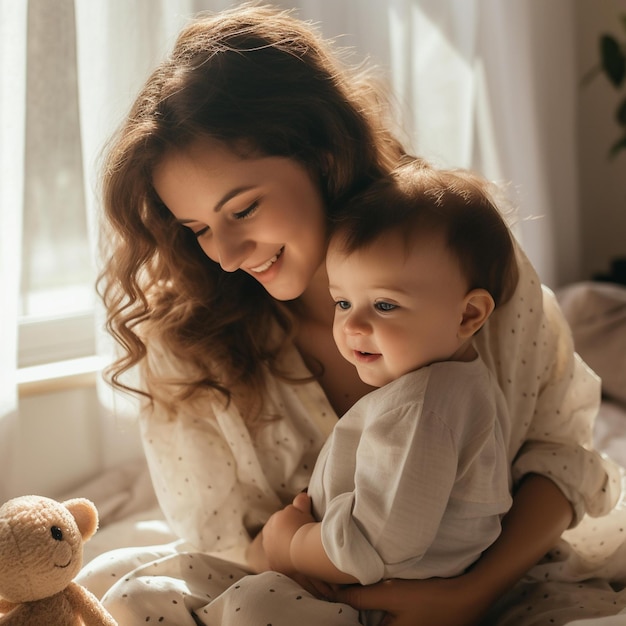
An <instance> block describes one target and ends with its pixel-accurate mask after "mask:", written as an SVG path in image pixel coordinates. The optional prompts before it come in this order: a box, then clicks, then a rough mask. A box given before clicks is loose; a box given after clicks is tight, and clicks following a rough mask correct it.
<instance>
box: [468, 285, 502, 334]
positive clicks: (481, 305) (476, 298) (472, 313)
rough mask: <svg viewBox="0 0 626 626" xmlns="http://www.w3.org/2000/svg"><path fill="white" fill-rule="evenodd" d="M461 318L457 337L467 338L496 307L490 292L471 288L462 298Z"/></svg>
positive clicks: (475, 331) (478, 328)
mask: <svg viewBox="0 0 626 626" xmlns="http://www.w3.org/2000/svg"><path fill="white" fill-rule="evenodd" d="M463 303H464V308H463V319H462V320H461V324H460V326H459V337H460V338H461V339H469V338H470V337H472V336H473V335H475V334H476V333H477V332H478V331H479V330H480V329H481V328H482V326H483V324H484V323H485V322H486V321H487V318H488V317H489V316H490V315H491V313H492V312H493V310H494V309H495V307H496V303H495V302H494V300H493V298H492V297H491V294H490V293H489V292H488V291H487V290H486V289H472V290H471V291H469V292H468V293H467V295H466V296H465V298H464V300H463Z"/></svg>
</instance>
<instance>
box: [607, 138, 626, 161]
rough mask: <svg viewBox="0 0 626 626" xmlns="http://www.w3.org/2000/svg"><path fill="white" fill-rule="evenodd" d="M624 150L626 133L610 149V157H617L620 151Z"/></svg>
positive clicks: (625, 147)
mask: <svg viewBox="0 0 626 626" xmlns="http://www.w3.org/2000/svg"><path fill="white" fill-rule="evenodd" d="M622 150H626V135H624V136H623V137H622V138H621V139H618V140H617V141H616V142H615V143H614V144H613V145H612V146H611V149H610V150H609V157H610V158H612V159H613V158H615V157H616V156H617V155H618V154H619V152H621V151H622Z"/></svg>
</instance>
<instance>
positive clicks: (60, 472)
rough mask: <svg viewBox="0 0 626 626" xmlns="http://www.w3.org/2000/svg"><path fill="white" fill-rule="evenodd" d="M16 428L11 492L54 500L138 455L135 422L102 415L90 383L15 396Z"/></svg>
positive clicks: (138, 448)
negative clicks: (103, 471)
mask: <svg viewBox="0 0 626 626" xmlns="http://www.w3.org/2000/svg"><path fill="white" fill-rule="evenodd" d="M18 428H19V435H18V438H17V439H18V443H17V449H16V450H14V453H15V455H14V463H13V469H14V470H15V471H14V472H13V474H12V476H11V482H12V484H11V485H10V487H9V493H10V494H11V496H14V495H20V494H27V493H31V494H37V495H44V496H48V497H52V498H57V497H60V496H62V495H63V494H64V493H66V492H68V491H70V490H72V489H74V488H75V487H77V486H80V485H82V484H83V483H85V482H86V481H88V480H90V479H91V478H93V477H94V476H96V475H97V474H99V473H101V472H102V470H104V469H106V468H109V467H112V466H114V465H116V464H119V463H123V462H125V461H127V460H130V459H133V458H138V457H140V456H141V454H142V451H141V444H140V441H139V435H138V428H137V424H136V422H135V421H133V420H130V419H124V418H115V417H111V416H106V415H104V413H103V410H102V409H101V408H100V407H99V405H98V400H97V396H96V388H95V385H89V386H82V385H81V386H76V387H75V388H69V389H62V390H59V391H48V392H45V393H41V394H37V393H35V394H32V393H29V394H28V395H24V396H22V397H20V400H19V421H18Z"/></svg>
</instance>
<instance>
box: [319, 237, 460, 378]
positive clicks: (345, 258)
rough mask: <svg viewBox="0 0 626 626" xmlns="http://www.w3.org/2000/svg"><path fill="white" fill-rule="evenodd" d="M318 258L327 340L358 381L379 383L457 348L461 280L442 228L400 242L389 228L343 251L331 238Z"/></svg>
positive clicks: (449, 355) (451, 354)
mask: <svg viewBox="0 0 626 626" xmlns="http://www.w3.org/2000/svg"><path fill="white" fill-rule="evenodd" d="M326 266H327V271H328V278H329V283H330V293H331V296H332V298H333V300H334V302H335V319H334V325H333V335H334V338H335V342H336V343H337V346H338V348H339V351H340V352H341V354H342V356H343V357H344V358H345V359H347V360H348V361H349V362H350V363H352V364H353V365H354V366H355V367H356V368H357V370H358V373H359V376H360V377H361V379H362V380H363V381H364V382H365V383H367V384H369V385H373V386H376V387H381V386H383V385H385V384H387V383H389V382H391V381H392V380H395V379H397V378H399V377H400V376H402V375H404V374H406V373H408V372H411V371H413V370H416V369H418V368H420V367H423V366H425V365H429V364H431V363H434V362H436V361H445V360H448V359H451V358H454V355H455V353H456V352H457V350H459V349H460V348H461V346H462V344H463V340H462V339H460V338H459V335H458V332H459V328H460V324H461V321H462V319H463V312H464V308H465V296H466V295H467V293H468V285H467V281H466V279H465V277H464V276H463V274H462V272H461V268H460V267H459V264H458V261H457V260H456V258H455V257H454V256H453V255H452V254H451V253H450V252H449V251H448V250H447V249H446V247H445V246H444V242H443V237H442V236H439V235H432V234H429V235H428V236H424V237H420V238H417V239H416V241H415V243H414V244H412V248H411V249H410V250H407V249H406V246H405V242H404V240H403V238H402V237H401V235H400V234H397V233H389V234H386V235H383V236H381V237H380V238H378V239H377V240H376V241H375V242H374V243H373V244H372V245H371V246H368V247H367V248H365V249H363V250H359V251H358V252H355V253H352V254H350V255H346V254H345V253H344V252H342V251H341V249H340V246H339V244H338V243H337V241H335V240H333V241H331V243H330V246H329V249H328V254H327V258H326Z"/></svg>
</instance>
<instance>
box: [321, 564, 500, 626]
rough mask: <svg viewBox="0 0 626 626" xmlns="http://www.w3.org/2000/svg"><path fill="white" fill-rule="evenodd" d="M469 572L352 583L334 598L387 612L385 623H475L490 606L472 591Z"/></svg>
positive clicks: (454, 625)
mask: <svg viewBox="0 0 626 626" xmlns="http://www.w3.org/2000/svg"><path fill="white" fill-rule="evenodd" d="M468 575H469V574H465V575H464V576H460V577H458V578H430V579H427V580H397V579H396V580H386V581H383V582H380V583H376V584H375V585H369V586H365V587H363V586H360V585H350V586H348V587H342V588H340V589H338V590H336V592H335V593H334V595H333V600H335V601H337V602H344V603H345V604H349V605H350V606H352V607H354V608H355V609H377V610H381V611H386V613H387V616H386V617H385V619H384V620H383V622H382V624H383V626H475V625H476V624H478V623H479V622H480V620H481V618H482V617H483V616H484V614H485V612H486V610H487V609H488V606H483V605H481V604H480V603H479V602H478V601H477V599H476V597H475V596H474V595H473V594H472V586H471V585H470V584H468V581H467V579H466V576H468Z"/></svg>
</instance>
